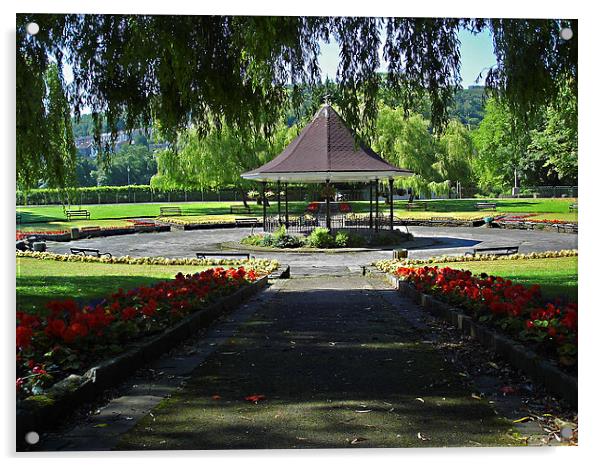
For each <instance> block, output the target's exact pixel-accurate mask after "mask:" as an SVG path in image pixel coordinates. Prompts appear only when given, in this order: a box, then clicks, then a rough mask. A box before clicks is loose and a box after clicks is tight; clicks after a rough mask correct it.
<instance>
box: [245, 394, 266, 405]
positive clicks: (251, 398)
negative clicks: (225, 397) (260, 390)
mask: <svg viewBox="0 0 602 466" xmlns="http://www.w3.org/2000/svg"><path fill="white" fill-rule="evenodd" d="M245 400H246V401H248V402H250V403H255V404H257V403H258V402H260V401H264V400H265V395H257V394H255V395H249V396H245Z"/></svg>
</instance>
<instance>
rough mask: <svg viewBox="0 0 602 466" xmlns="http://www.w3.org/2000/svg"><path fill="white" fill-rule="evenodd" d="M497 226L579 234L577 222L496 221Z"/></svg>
mask: <svg viewBox="0 0 602 466" xmlns="http://www.w3.org/2000/svg"><path fill="white" fill-rule="evenodd" d="M494 226H495V227H497V228H503V229H506V230H540V231H552V232H554V233H573V234H578V224H577V223H543V222H504V221H500V222H494Z"/></svg>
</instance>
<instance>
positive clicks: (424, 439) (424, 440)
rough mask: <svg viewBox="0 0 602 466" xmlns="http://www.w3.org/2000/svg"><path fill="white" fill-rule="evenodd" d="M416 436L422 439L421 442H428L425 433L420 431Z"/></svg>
mask: <svg viewBox="0 0 602 466" xmlns="http://www.w3.org/2000/svg"><path fill="white" fill-rule="evenodd" d="M417 437H418V438H419V439H420V440H422V441H423V442H428V441H429V440H430V438H429V437H427V436H426V435H424V434H422V433H421V432H418V435H417Z"/></svg>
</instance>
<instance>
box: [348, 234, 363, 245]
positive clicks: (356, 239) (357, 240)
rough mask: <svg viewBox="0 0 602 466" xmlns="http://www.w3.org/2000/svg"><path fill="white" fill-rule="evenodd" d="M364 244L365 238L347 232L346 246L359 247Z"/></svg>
mask: <svg viewBox="0 0 602 466" xmlns="http://www.w3.org/2000/svg"><path fill="white" fill-rule="evenodd" d="M365 245H366V238H365V237H364V236H361V235H356V234H355V233H348V234H347V247H348V248H361V247H363V246H365Z"/></svg>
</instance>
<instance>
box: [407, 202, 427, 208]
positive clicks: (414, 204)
mask: <svg viewBox="0 0 602 466" xmlns="http://www.w3.org/2000/svg"><path fill="white" fill-rule="evenodd" d="M406 209H407V210H428V209H427V205H426V202H408V203H407V204H406Z"/></svg>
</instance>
